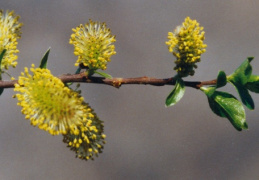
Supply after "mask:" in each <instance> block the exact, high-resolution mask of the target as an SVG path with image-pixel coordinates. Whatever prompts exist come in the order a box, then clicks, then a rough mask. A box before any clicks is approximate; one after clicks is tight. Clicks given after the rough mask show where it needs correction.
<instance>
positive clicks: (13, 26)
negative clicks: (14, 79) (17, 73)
mask: <svg viewBox="0 0 259 180" xmlns="http://www.w3.org/2000/svg"><path fill="white" fill-rule="evenodd" d="M19 18H20V17H19V16H17V15H16V14H15V13H14V11H8V10H7V11H6V12H5V13H4V12H3V11H2V10H0V53H1V52H2V51H3V50H4V49H6V52H5V54H4V56H3V59H2V63H1V67H0V68H1V69H3V68H5V69H8V68H9V66H12V67H16V65H17V61H16V60H17V58H18V56H17V55H16V53H18V52H19V50H18V49H17V44H18V42H17V39H19V38H20V37H21V26H22V23H20V22H19Z"/></svg>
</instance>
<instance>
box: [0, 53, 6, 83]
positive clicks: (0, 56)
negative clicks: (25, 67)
mask: <svg viewBox="0 0 259 180" xmlns="http://www.w3.org/2000/svg"><path fill="white" fill-rule="evenodd" d="M5 52H6V49H3V51H2V52H1V54H0V80H2V69H1V64H2V60H3V57H4V54H5Z"/></svg>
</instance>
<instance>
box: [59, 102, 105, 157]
mask: <svg viewBox="0 0 259 180" xmlns="http://www.w3.org/2000/svg"><path fill="white" fill-rule="evenodd" d="M85 106H86V107H87V121H86V122H84V124H83V126H80V127H79V129H78V130H79V131H78V134H74V133H70V132H68V133H67V134H65V135H63V142H64V143H67V146H68V147H70V149H71V150H72V151H75V153H76V157H78V158H80V159H83V160H88V159H91V160H94V157H98V154H99V153H102V149H103V144H105V141H104V139H105V137H106V136H105V135H104V134H103V122H102V121H101V120H99V118H98V117H97V115H96V114H95V113H94V111H93V109H92V108H91V107H90V106H89V105H88V104H87V103H85Z"/></svg>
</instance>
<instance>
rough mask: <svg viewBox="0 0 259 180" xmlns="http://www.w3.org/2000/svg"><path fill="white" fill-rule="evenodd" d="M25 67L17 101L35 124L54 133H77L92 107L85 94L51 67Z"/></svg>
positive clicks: (19, 81) (18, 86)
mask: <svg viewBox="0 0 259 180" xmlns="http://www.w3.org/2000/svg"><path fill="white" fill-rule="evenodd" d="M30 71H31V72H32V74H30V73H29V69H28V68H27V67H26V68H24V72H22V73H21V76H20V77H19V79H18V83H17V84H15V88H14V91H16V92H18V93H17V94H16V95H15V97H17V99H18V103H17V105H19V106H21V107H22V110H21V112H22V113H23V114H24V115H25V118H26V119H30V122H31V124H32V125H33V126H37V127H39V128H40V129H43V130H45V131H48V132H49V133H50V134H52V135H58V134H67V133H68V132H69V133H73V134H77V133H78V130H79V127H80V126H82V125H84V124H85V123H87V122H88V120H87V118H88V107H87V106H85V105H84V103H83V101H84V98H83V97H81V96H80V95H79V94H78V93H76V92H74V91H73V90H71V89H69V88H68V87H66V86H65V85H64V84H63V82H62V81H61V80H60V79H59V78H57V77H55V76H53V75H52V74H51V72H50V70H48V69H41V68H35V67H34V65H32V67H31V68H30Z"/></svg>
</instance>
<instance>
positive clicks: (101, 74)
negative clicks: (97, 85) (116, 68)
mask: <svg viewBox="0 0 259 180" xmlns="http://www.w3.org/2000/svg"><path fill="white" fill-rule="evenodd" d="M94 73H96V74H99V75H100V76H102V77H105V78H108V79H112V76H111V75H110V74H106V73H104V72H99V71H94Z"/></svg>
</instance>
